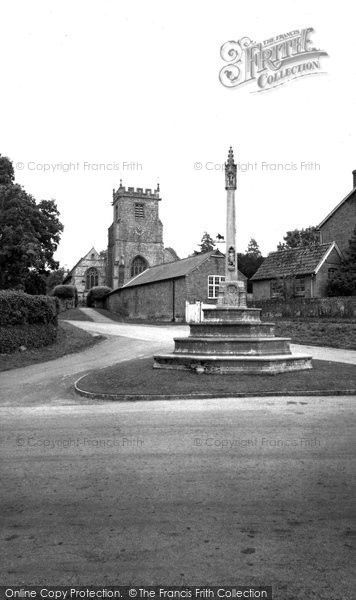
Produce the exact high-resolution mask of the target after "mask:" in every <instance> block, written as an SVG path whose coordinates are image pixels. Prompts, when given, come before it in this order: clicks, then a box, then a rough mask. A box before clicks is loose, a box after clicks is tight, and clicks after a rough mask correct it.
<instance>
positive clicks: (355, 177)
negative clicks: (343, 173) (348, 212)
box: [352, 169, 356, 189]
mask: <svg viewBox="0 0 356 600" xmlns="http://www.w3.org/2000/svg"><path fill="white" fill-rule="evenodd" d="M352 179H353V186H354V189H355V188H356V169H354V170H353V171H352Z"/></svg>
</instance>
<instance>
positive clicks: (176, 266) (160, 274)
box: [123, 250, 223, 288]
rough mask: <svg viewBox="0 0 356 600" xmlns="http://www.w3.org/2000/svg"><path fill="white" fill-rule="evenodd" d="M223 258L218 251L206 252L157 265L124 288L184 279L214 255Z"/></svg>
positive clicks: (126, 284)
mask: <svg viewBox="0 0 356 600" xmlns="http://www.w3.org/2000/svg"><path fill="white" fill-rule="evenodd" d="M214 254H215V255H217V256H223V255H222V254H221V253H220V252H217V251H216V250H211V251H210V252H204V254H197V255H196V256H188V258H182V259H181V260H175V261H173V262H169V263H164V264H162V265H157V266H156V267H150V268H148V269H146V271H143V272H142V273H140V274H139V275H136V277H134V278H133V279H131V280H130V281H128V282H127V283H125V285H124V286H123V287H124V288H127V287H133V286H135V285H143V284H144V283H153V282H154V281H162V280H163V279H175V278H176V277H184V276H185V275H187V274H188V273H190V271H192V270H193V269H195V268H196V267H199V266H200V265H201V264H202V263H203V262H205V261H206V260H207V259H208V258H210V256H212V255H214Z"/></svg>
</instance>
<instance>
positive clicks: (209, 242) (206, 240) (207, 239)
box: [194, 231, 215, 256]
mask: <svg viewBox="0 0 356 600" xmlns="http://www.w3.org/2000/svg"><path fill="white" fill-rule="evenodd" d="M199 246H200V250H194V256H195V255H197V254H203V252H209V250H214V248H215V242H214V240H213V238H212V237H211V235H209V233H207V232H206V231H204V233H203V237H202V238H201V241H200V244H199Z"/></svg>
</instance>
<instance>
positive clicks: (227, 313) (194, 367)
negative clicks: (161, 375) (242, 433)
mask: <svg viewBox="0 0 356 600" xmlns="http://www.w3.org/2000/svg"><path fill="white" fill-rule="evenodd" d="M203 313H204V320H203V322H202V323H194V324H192V325H190V335H189V336H188V337H185V338H175V339H174V343H175V349H174V352H173V353H172V354H162V355H159V356H155V357H154V364H153V367H154V368H155V369H176V370H182V371H194V372H196V373H214V374H218V375H219V374H220V375H223V374H229V373H247V374H252V373H253V374H258V373H261V374H262V373H264V374H266V373H270V374H276V373H286V372H289V371H301V370H305V369H311V368H312V363H311V356H307V355H302V354H292V353H291V351H290V345H289V344H290V338H280V337H275V336H274V324H273V323H262V322H261V319H260V314H261V309H260V308H245V307H236V306H231V307H230V306H219V305H218V306H216V307H214V306H213V307H211V308H210V307H209V308H205V309H203Z"/></svg>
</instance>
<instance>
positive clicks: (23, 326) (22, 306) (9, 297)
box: [0, 290, 59, 353]
mask: <svg viewBox="0 0 356 600" xmlns="http://www.w3.org/2000/svg"><path fill="white" fill-rule="evenodd" d="M58 311H59V303H58V299H57V298H51V297H49V296H31V295H29V294H25V293H24V292H19V291H13V290H0V353H7V352H13V351H14V350H17V349H18V348H19V347H20V346H26V348H27V347H28V348H30V347H32V348H37V347H39V346H45V345H47V344H50V343H52V342H53V341H54V340H55V339H56V335H57V314H58Z"/></svg>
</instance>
